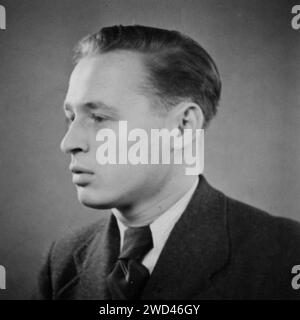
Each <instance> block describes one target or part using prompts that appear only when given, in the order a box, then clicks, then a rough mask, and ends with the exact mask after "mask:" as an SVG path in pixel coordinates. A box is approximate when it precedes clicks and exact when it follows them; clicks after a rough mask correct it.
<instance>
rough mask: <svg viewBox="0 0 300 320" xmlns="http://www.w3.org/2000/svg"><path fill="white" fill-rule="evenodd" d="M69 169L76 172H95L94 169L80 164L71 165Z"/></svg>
mask: <svg viewBox="0 0 300 320" xmlns="http://www.w3.org/2000/svg"><path fill="white" fill-rule="evenodd" d="M69 169H70V171H71V172H72V173H74V174H94V172H93V171H91V170H89V169H87V168H84V167H82V166H78V165H70V167H69Z"/></svg>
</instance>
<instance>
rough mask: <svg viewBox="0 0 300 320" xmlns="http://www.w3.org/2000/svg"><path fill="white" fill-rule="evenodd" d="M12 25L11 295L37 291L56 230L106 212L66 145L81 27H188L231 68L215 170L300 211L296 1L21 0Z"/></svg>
mask: <svg viewBox="0 0 300 320" xmlns="http://www.w3.org/2000/svg"><path fill="white" fill-rule="evenodd" d="M0 4H2V5H4V6H5V8H6V13H7V29H6V30H0V137H1V139H0V265H3V266H5V268H6V272H7V289H6V290H0V299H26V298H28V296H29V295H30V292H31V290H32V286H33V284H34V281H35V278H36V276H37V272H38V270H39V268H40V266H41V263H42V261H43V259H44V257H45V253H46V250H47V248H48V246H49V245H50V243H51V241H52V240H53V239H56V238H58V237H61V236H62V235H64V234H65V233H67V232H69V231H70V230H72V229H74V228H77V227H79V226H82V225H85V224H87V223H89V222H91V221H94V220H95V219H97V217H99V215H101V214H105V213H103V212H99V211H98V212H97V211H94V210H90V209H86V208H83V207H82V206H81V205H80V204H78V203H77V199H76V194H75V188H74V187H73V186H72V183H71V177H70V174H69V173H68V171H67V168H68V158H67V156H65V155H63V154H62V153H61V152H60V150H59V143H60V139H61V138H62V136H63V134H64V130H65V125H64V118H63V117H64V115H63V112H62V110H61V105H62V103H63V100H64V94H65V91H66V88H67V82H68V76H69V74H70V72H71V70H72V63H71V60H70V57H71V55H72V48H73V46H74V44H75V43H76V42H77V40H79V39H80V38H81V37H83V36H84V35H86V34H87V33H89V32H91V31H96V30H98V29H99V28H100V27H102V26H106V25H112V24H132V23H137V24H145V25H152V26H157V27H163V28H171V29H178V30H180V31H182V32H184V33H186V34H188V35H190V36H192V37H194V38H195V39H196V40H198V41H199V42H200V43H201V44H202V45H203V46H204V47H205V48H206V49H207V50H208V51H209V52H210V54H211V55H212V57H213V58H214V59H215V61H216V63H217V65H218V66H219V70H220V73H221V76H222V80H223V95H222V101H221V105H220V109H219V114H218V116H217V118H216V119H215V120H214V121H213V122H212V124H211V126H210V128H209V130H208V132H207V135H206V138H205V174H206V177H207V179H208V180H209V182H211V184H213V185H214V186H215V187H217V188H219V189H221V190H223V191H224V192H225V193H227V194H228V195H231V196H232V197H234V198H238V199H240V200H242V201H245V202H247V203H249V204H252V205H254V206H257V207H260V208H262V209H264V210H267V211H269V212H271V213H272V214H274V215H282V216H285V217H291V218H294V219H297V220H300V214H299V205H300V196H299V195H300V179H299V157H300V147H299V136H300V126H299V120H300V108H299V107H300V106H299V92H300V90H299V84H300V81H299V74H300V70H299V69H300V58H299V43H300V30H299V31H296V30H293V29H292V27H291V19H292V15H291V8H292V6H293V2H291V3H289V2H288V1H286V0H282V1H280V0H278V1H275V0H270V1H257V0H255V1H253V0H252V1H249V0H247V1H246V0H245V1H241V0H239V1H231V0H229V1H228V0H226V1H224V0H219V1H218V0H205V1H202V0H195V1H189V0H185V1H174V0H173V1H168V0H162V1H151V0H150V1H145V0H129V1H128V0H110V1H108V0H107V1H101V0H89V1H83V0H72V1H71V0H51V1H50V0H47V1H41V0H39V1H38V0H32V1H31V0H22V1H16V0H13V1H12V0H9V1H3V0H2V1H1V0H0Z"/></svg>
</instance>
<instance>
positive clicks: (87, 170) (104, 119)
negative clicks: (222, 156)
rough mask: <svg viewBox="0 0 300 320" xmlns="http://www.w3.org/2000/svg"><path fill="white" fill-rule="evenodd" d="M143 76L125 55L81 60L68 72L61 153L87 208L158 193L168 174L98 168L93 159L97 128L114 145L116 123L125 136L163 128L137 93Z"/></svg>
mask: <svg viewBox="0 0 300 320" xmlns="http://www.w3.org/2000/svg"><path fill="white" fill-rule="evenodd" d="M146 77H147V71H146V70H145V67H144V65H143V62H142V59H141V57H140V56H139V54H137V53H131V52H126V51H118V52H109V53H105V54H98V55H95V56H92V57H86V58H83V59H81V60H80V61H79V63H78V64H77V65H76V67H75V68H74V70H73V72H72V75H71V77H70V82H69V88H68V92H67V95H66V99H65V106H64V108H65V113H66V117H67V119H68V122H69V127H68V131H67V133H66V135H65V137H64V138H63V140H62V142H61V148H62V150H63V151H64V152H67V153H69V154H70V155H71V163H70V168H71V170H72V180H73V183H74V184H75V185H76V188H77V194H78V198H79V201H80V202H82V203H83V204H85V205H87V206H90V207H94V208H111V207H122V206H130V204H131V203H132V202H137V201H139V199H141V201H142V200H143V199H147V198H148V197H149V198H150V197H153V195H154V194H155V193H159V191H160V188H161V187H162V186H163V185H164V183H165V182H166V181H167V180H168V179H169V177H170V175H171V172H170V166H168V165H150V164H148V165H141V164H139V165H132V164H107V165H100V164H99V163H98V162H97V160H96V151H97V148H98V147H99V145H100V142H97V141H96V135H97V132H98V131H99V130H100V129H104V128H109V129H111V130H113V131H114V132H115V133H116V137H117V146H118V131H119V130H118V127H119V121H120V120H126V121H127V126H128V131H129V130H131V129H133V128H142V129H144V130H146V131H147V132H150V129H151V128H158V129H160V128H163V127H165V121H166V117H164V116H161V115H159V114H158V113H156V112H155V111H154V110H153V106H152V105H151V103H152V104H153V100H152V99H151V97H150V94H149V95H148V96H146V95H145V90H146V89H145V88H142V84H143V83H145V81H146ZM131 144H133V142H128V148H129V147H130V145H131ZM116 153H117V156H118V150H116ZM117 158H118V157H117Z"/></svg>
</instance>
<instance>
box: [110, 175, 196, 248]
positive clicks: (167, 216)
mask: <svg viewBox="0 0 300 320" xmlns="http://www.w3.org/2000/svg"><path fill="white" fill-rule="evenodd" d="M198 182H199V177H197V179H196V181H195V182H194V183H193V185H192V186H191V188H190V189H189V190H188V191H187V192H186V193H185V194H184V195H183V196H182V197H181V198H180V199H179V200H178V201H177V202H176V203H175V204H174V205H172V206H171V207H170V208H169V209H168V210H167V211H165V212H164V213H163V214H161V215H160V216H159V217H158V218H157V219H155V220H154V221H153V222H152V223H151V224H150V229H151V232H152V238H153V247H154V248H158V247H161V246H163V245H164V243H165V241H166V240H167V238H168V236H169V234H170V232H171V230H172V229H173V227H174V225H175V224H176V222H177V221H178V220H179V218H180V217H181V215H182V213H183V212H184V210H185V209H186V207H187V205H188V203H189V202H190V200H191V198H192V195H193V193H194V191H195V190H196V188H197V185H198ZM116 212H117V209H115V208H113V209H112V213H113V214H114V215H115V217H116V220H117V223H118V227H119V230H120V240H121V243H120V248H122V246H123V241H124V233H125V230H126V229H127V228H128V227H127V226H126V225H125V224H124V223H123V222H121V221H120V220H119V219H118V218H117V215H116V214H115V213H116Z"/></svg>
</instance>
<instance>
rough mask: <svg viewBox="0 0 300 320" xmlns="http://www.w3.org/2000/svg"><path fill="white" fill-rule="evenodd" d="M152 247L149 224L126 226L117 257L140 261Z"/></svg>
mask: <svg viewBox="0 0 300 320" xmlns="http://www.w3.org/2000/svg"><path fill="white" fill-rule="evenodd" d="M152 248H153V241H152V234H151V230H150V227H149V226H143V227H136V228H128V229H126V230H125V234H124V244H123V248H122V252H121V254H120V256H119V259H128V260H130V259H133V260H136V261H141V260H142V259H143V257H144V256H145V255H146V254H147V252H148V251H149V250H151V249H152Z"/></svg>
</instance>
